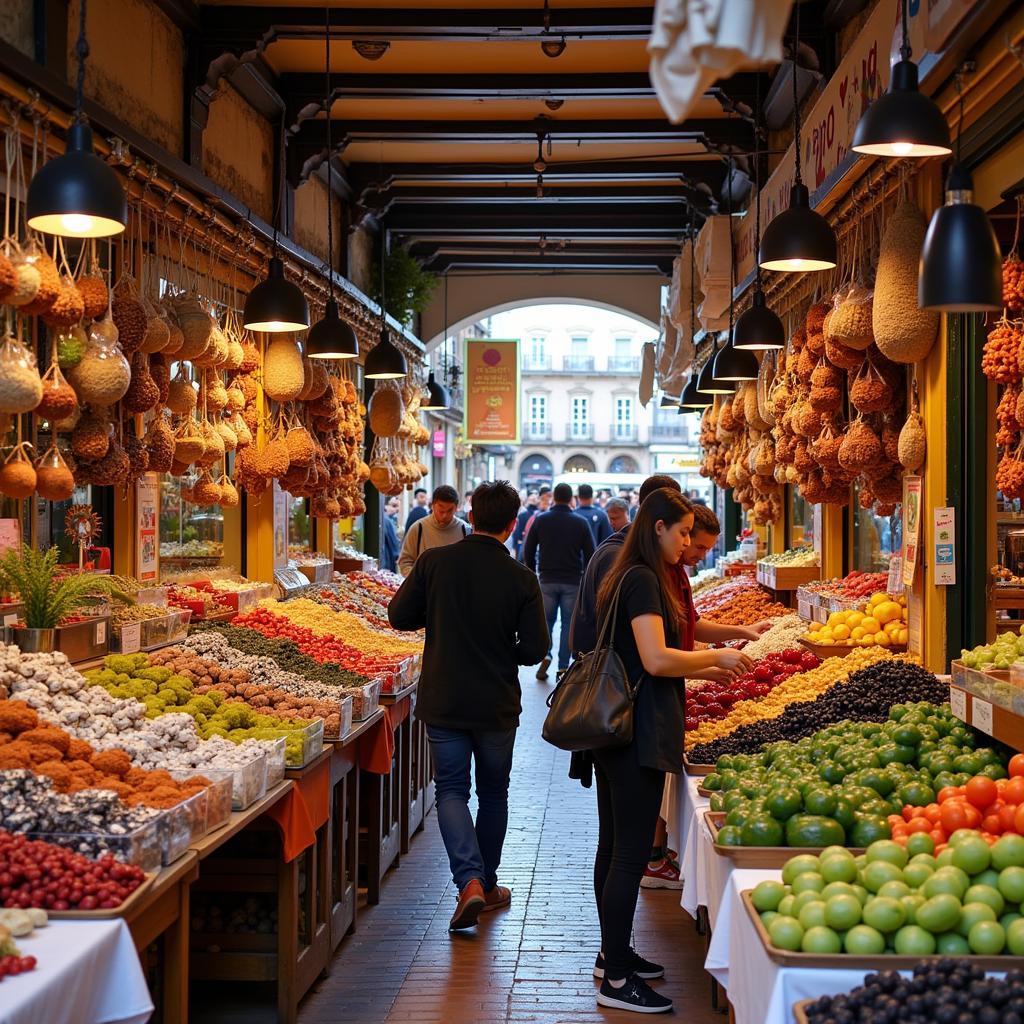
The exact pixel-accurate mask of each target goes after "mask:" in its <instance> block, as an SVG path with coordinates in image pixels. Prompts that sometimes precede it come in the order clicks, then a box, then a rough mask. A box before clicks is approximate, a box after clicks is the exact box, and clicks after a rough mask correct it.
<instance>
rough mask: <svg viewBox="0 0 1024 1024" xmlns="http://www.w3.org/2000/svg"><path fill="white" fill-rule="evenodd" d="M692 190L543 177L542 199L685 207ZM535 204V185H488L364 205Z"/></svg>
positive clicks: (412, 190) (386, 194)
mask: <svg viewBox="0 0 1024 1024" xmlns="http://www.w3.org/2000/svg"><path fill="white" fill-rule="evenodd" d="M690 193H691V189H689V188H687V187H686V186H685V185H681V184H671V183H665V184H662V185H630V184H629V183H625V184H621V185H620V184H617V183H615V184H613V183H605V184H603V185H601V186H600V187H598V188H588V187H587V186H584V185H561V184H559V183H558V182H557V181H551V180H549V179H548V176H547V174H545V175H544V196H543V198H544V199H545V200H547V201H548V202H552V203H568V204H573V203H594V202H622V203H630V204H632V205H643V204H644V203H664V202H671V201H673V200H674V201H677V202H680V203H685V202H686V201H687V199H688V198H689V196H690ZM536 201H537V185H536V182H535V181H531V182H530V183H529V184H527V183H518V184H507V185H489V186H485V187H482V188H481V187H469V188H467V187H466V186H459V185H442V186H434V187H431V186H425V185H404V184H402V185H392V186H391V187H390V188H386V189H382V190H381V191H379V192H377V193H376V195H375V196H373V198H372V199H370V200H369V201H368V202H367V205H369V206H372V207H373V208H375V209H376V208H379V207H381V206H386V207H389V208H390V207H392V206H395V205H402V204H404V203H415V204H416V205H418V206H431V205H434V204H437V203H445V204H452V203H455V204H461V203H466V204H474V203H482V202H488V203H492V204H496V205H501V204H505V203H509V204H517V203H525V202H530V203H533V202H536Z"/></svg>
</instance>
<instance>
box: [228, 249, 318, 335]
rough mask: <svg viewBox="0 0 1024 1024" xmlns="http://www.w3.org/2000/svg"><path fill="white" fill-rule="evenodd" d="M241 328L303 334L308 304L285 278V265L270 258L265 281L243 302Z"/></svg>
mask: <svg viewBox="0 0 1024 1024" xmlns="http://www.w3.org/2000/svg"><path fill="white" fill-rule="evenodd" d="M242 315H243V319H244V320H245V323H244V326H245V328H246V329H247V330H250V331H267V332H268V333H271V334H280V333H281V332H283V331H304V330H305V329H306V328H307V327H308V326H309V303H308V302H307V301H306V296H305V295H303V294H302V289H301V288H300V287H299V286H298V285H296V284H292V282H291V281H289V280H288V279H287V278H286V277H285V276H284V263H283V262H282V261H281V259H280V258H279V257H277V256H271V258H270V264H269V266H268V268H267V277H266V280H264V281H261V282H260V283H259V284H258V285H256V287H255V288H253V290H252V291H251V292H249V294H248V296H246V299H245V309H244V311H243V314H242Z"/></svg>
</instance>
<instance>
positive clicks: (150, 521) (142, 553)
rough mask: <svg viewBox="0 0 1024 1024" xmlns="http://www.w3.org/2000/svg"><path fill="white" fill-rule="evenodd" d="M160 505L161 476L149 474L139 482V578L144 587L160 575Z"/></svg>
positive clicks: (136, 549)
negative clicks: (158, 529)
mask: <svg viewBox="0 0 1024 1024" xmlns="http://www.w3.org/2000/svg"><path fill="white" fill-rule="evenodd" d="M159 505H160V476H159V474H157V473H145V474H143V475H142V476H141V477H140V478H139V479H138V480H136V482H135V537H136V540H135V575H136V578H137V579H138V580H139V581H140V582H142V583H145V582H148V581H149V580H155V579H157V577H158V576H159V575H160V543H159V537H158V533H157V516H158V514H159Z"/></svg>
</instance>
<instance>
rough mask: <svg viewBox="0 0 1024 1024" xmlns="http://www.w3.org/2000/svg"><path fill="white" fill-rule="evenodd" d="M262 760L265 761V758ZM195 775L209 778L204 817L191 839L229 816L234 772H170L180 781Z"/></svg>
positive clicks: (208, 770)
mask: <svg viewBox="0 0 1024 1024" xmlns="http://www.w3.org/2000/svg"><path fill="white" fill-rule="evenodd" d="M263 761H264V763H266V758H264V759H263ZM196 775H201V776H202V777H203V778H204V779H209V780H210V785H209V786H208V787H207V788H206V790H205V795H206V801H205V818H204V819H203V823H202V827H201V831H200V832H199V834H198V835H193V837H192V838H193V841H195V840H197V839H201V838H202V837H203V836H204V835H206V833H207V832H212V831H213V830H214V829H215V828H220V827H221V825H223V824H224V823H225V822H226V821H227V820H228V818H230V817H231V810H232V804H233V802H234V799H233V792H234V772H232V771H229V770H226V769H223V768H204V769H202V770H198V769H197V770H196V771H191V770H189V771H177V772H171V777H172V778H174V779H177V780H179V781H182V782H183V781H185V780H186V779H192V778H195V776H196ZM197 813H198V812H197ZM195 824H196V825H197V826H198V825H199V822H198V821H196V822H195Z"/></svg>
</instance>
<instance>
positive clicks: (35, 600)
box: [0, 544, 134, 661]
mask: <svg viewBox="0 0 1024 1024" xmlns="http://www.w3.org/2000/svg"><path fill="white" fill-rule="evenodd" d="M58 556H59V553H58V551H57V548H55V547H51V548H49V549H48V550H47V551H45V552H43V551H38V550H36V549H35V548H33V547H30V546H29V545H27V544H25V545H22V547H21V550H20V551H15V550H11V551H8V552H6V553H5V554H4V556H3V558H0V585H2V589H3V590H4V591H6V592H9V593H13V594H17V595H18V596H19V597H20V599H21V602H22V604H23V605H24V606H25V611H24V616H23V622H19V623H18V624H17V625H15V626H12V627H11V638H12V642H13V643H14V644H15V645H17V646H18V647H20V648H21V650H23V651H25V652H27V653H28V652H35V651H63V652H64V653H65V654H67V655H68V657H69V658H71V660H72V661H79V660H84V658H87V657H93V656H95V651H96V649H98V648H102V650H104V651H105V650H106V646H107V633H108V628H107V626H108V624H109V622H108V620H109V616H102V615H96V614H95V613H94V612H90V611H87V609H88V608H89V605H90V604H95V603H96V601H97V600H98V599H100V598H102V597H110V598H112V599H114V600H116V601H120V602H122V603H125V604H132V603H134V602H133V599H132V598H131V597H130V596H129V595H127V594H125V593H124V592H123V591H121V590H120V589H119V588H118V586H117V584H116V581H115V580H113V579H112V578H111V577H109V576H96V575H93V574H90V573H77V572H73V573H66V574H61V573H59V572H58V571H57V559H58ZM83 613H84V615H83ZM78 615H82V616H83V617H82V619H80V620H79V621H76V622H71V623H68V622H67V620H68V619H71V618H73V617H74V616H78ZM99 620H104V624H103V626H102V627H99V626H98V621H99Z"/></svg>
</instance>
